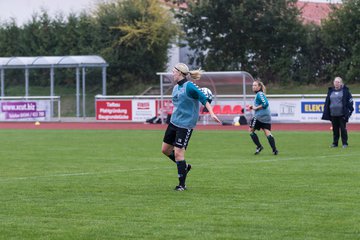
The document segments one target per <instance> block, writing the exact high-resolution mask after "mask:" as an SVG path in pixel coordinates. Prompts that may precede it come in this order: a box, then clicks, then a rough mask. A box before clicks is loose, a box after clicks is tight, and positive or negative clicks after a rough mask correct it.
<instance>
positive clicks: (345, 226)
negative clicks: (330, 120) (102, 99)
mask: <svg viewBox="0 0 360 240" xmlns="http://www.w3.org/2000/svg"><path fill="white" fill-rule="evenodd" d="M163 134H164V132H163V131H157V130H148V131H139V130H115V131H114V130H1V134H0V141H1V146H0V203H1V204H0V239H6V240H8V239H36V240H39V239H87V240H89V239H167V240H168V239H206V240H207V239H256V240H257V239H276V240H279V239H289V240H290V239H291V240H293V239H301V240H303V239H327V240H328V239H334V240H335V239H336V240H339V239H341V240H343V239H360V224H359V223H360V132H349V144H350V146H349V148H347V149H342V148H341V147H340V148H337V149H330V148H329V145H330V143H331V137H332V136H331V133H330V131H329V132H294V131H293V132H290V131H289V132H288V131H284V132H276V131H274V136H275V139H276V141H277V145H278V148H279V155H278V156H273V155H272V154H271V150H270V147H269V145H268V143H267V141H266V139H265V137H264V136H263V133H261V132H259V133H258V134H259V136H260V140H261V141H262V143H263V145H264V147H265V149H264V150H263V152H261V154H260V155H258V156H255V155H254V154H253V152H254V150H255V147H254V145H253V143H252V142H251V139H250V137H249V134H248V133H247V132H245V131H238V132H236V131H199V130H198V131H197V130H195V131H194V133H193V136H192V138H191V141H190V145H189V148H188V151H187V154H186V156H187V160H188V162H189V163H191V164H192V165H193V169H192V170H191V172H190V173H189V176H188V180H187V185H188V188H189V189H188V190H187V191H184V192H176V191H173V188H174V187H175V185H177V171H176V166H175V164H174V163H173V162H171V161H170V160H168V159H167V158H166V157H164V156H162V154H161V143H162V137H163Z"/></svg>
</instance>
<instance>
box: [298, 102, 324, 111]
mask: <svg viewBox="0 0 360 240" xmlns="http://www.w3.org/2000/svg"><path fill="white" fill-rule="evenodd" d="M324 104H325V102H301V113H323V112H324Z"/></svg>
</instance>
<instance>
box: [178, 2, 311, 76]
mask: <svg viewBox="0 0 360 240" xmlns="http://www.w3.org/2000/svg"><path fill="white" fill-rule="evenodd" d="M299 14H300V12H299V9H298V8H297V7H296V0H271V1H263V0H240V1H239V0H199V1H191V2H189V8H188V9H187V10H186V11H184V12H183V13H182V14H180V19H181V21H182V23H183V26H184V30H185V32H186V40H187V41H188V42H189V46H190V47H191V48H192V49H194V50H195V56H194V57H193V59H194V61H195V62H197V63H198V64H199V65H202V66H203V67H204V68H205V69H211V70H240V69H241V70H245V71H249V72H250V73H251V74H253V75H254V76H259V77H261V78H263V79H265V80H267V81H280V80H282V81H284V80H287V81H290V80H292V78H293V77H294V75H295V73H296V72H297V71H298V70H299V69H298V66H300V65H299V64H298V63H297V62H296V59H298V58H297V55H298V54H300V51H301V49H302V47H303V45H304V40H303V37H304V34H305V29H304V27H303V25H302V24H301V22H300V20H299V19H300V18H299Z"/></svg>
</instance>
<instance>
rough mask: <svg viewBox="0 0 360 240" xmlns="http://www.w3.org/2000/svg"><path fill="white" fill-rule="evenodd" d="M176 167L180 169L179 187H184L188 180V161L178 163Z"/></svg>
mask: <svg viewBox="0 0 360 240" xmlns="http://www.w3.org/2000/svg"><path fill="white" fill-rule="evenodd" d="M176 165H177V169H178V177H179V185H180V186H183V187H184V186H185V180H186V161H185V160H183V161H176Z"/></svg>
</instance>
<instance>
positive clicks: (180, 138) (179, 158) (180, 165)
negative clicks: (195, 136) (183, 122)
mask: <svg viewBox="0 0 360 240" xmlns="http://www.w3.org/2000/svg"><path fill="white" fill-rule="evenodd" d="M192 131H193V130H192V129H184V128H178V129H177V132H176V138H175V143H174V145H175V147H174V153H175V161H176V165H177V169H178V178H179V185H178V186H176V187H175V190H178V191H182V190H185V189H186V184H185V181H186V177H187V174H188V172H189V170H190V169H191V165H190V164H187V163H186V160H185V152H186V148H187V146H188V144H189V141H190V137H191V134H192Z"/></svg>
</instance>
